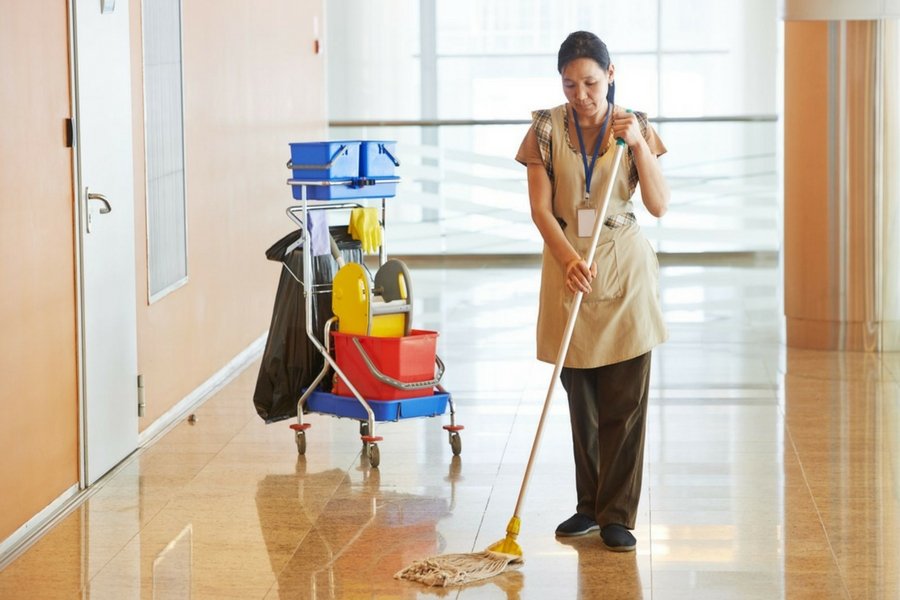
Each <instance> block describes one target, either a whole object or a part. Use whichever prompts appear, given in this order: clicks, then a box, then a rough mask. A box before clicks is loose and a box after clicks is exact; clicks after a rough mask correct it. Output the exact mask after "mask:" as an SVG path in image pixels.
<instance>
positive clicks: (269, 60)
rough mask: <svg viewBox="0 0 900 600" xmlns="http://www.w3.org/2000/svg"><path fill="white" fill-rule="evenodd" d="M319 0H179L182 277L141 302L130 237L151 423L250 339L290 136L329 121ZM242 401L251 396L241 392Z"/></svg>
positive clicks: (320, 128) (262, 317)
mask: <svg viewBox="0 0 900 600" xmlns="http://www.w3.org/2000/svg"><path fill="white" fill-rule="evenodd" d="M135 6H139V5H137V4H135V5H133V7H132V46H133V48H134V54H133V63H132V64H133V67H134V68H133V74H134V75H133V89H134V98H135V104H134V114H135V115H136V117H135V127H134V134H135V135H134V139H135V157H136V160H135V165H136V167H135V169H136V170H135V181H136V182H137V183H136V188H137V189H136V190H135V197H136V199H137V206H136V211H135V213H136V217H137V218H136V232H137V239H139V240H145V239H146V227H147V221H146V191H145V189H144V184H143V181H144V178H145V173H144V167H143V163H144V155H145V151H144V132H143V120H142V118H141V115H143V113H144V110H143V97H142V94H143V87H142V86H143V83H142V78H141V56H140V52H141V50H140V48H141V15H140V10H139V9H137V8H135ZM322 12H323V3H322V2H321V0H316V1H311V0H305V1H304V0H301V1H297V0H278V1H269V2H267V3H266V7H265V10H260V8H259V6H257V5H256V3H252V2H238V1H231V2H221V1H216V2H214V1H212V0H208V1H194V0H192V1H191V2H185V3H184V4H183V32H182V37H183V40H184V48H183V61H184V63H183V65H184V73H183V77H184V123H185V164H186V179H187V182H186V203H187V218H188V223H187V231H188V250H187V252H188V283H187V284H186V285H184V286H182V287H181V288H179V289H177V290H175V291H173V292H172V293H170V294H168V295H167V296H165V297H163V298H161V299H159V300H157V301H155V302H154V303H153V304H148V301H147V249H146V245H145V244H140V243H139V244H138V248H137V273H138V282H137V285H138V368H139V372H140V373H142V374H143V376H144V387H145V398H146V403H147V406H146V410H145V414H144V417H143V418H142V420H141V428H142V429H145V428H146V427H148V426H150V425H152V424H153V422H154V421H155V420H156V419H158V418H159V417H160V416H161V415H163V414H164V413H165V412H166V411H167V410H169V409H170V408H172V407H173V406H174V405H175V404H177V403H178V402H179V401H180V400H182V399H183V398H184V397H186V396H187V395H188V394H190V393H191V392H192V391H193V390H194V389H196V388H197V387H198V386H199V385H201V384H202V383H203V382H204V381H206V380H207V379H208V378H210V377H211V376H212V375H214V374H215V373H216V372H217V371H218V370H219V369H221V368H222V367H223V366H224V365H225V364H227V363H228V361H230V360H231V359H232V358H234V357H235V356H236V355H237V354H239V353H240V352H241V351H242V350H244V349H245V348H246V347H247V346H249V345H250V344H251V343H252V342H253V341H254V340H256V339H257V338H259V336H261V335H262V334H263V333H264V332H265V331H266V329H267V328H268V325H269V319H270V317H271V311H272V303H273V301H274V293H275V289H276V286H277V280H278V276H279V269H278V266H277V265H276V264H274V263H272V262H271V261H267V260H266V258H265V250H266V248H268V246H269V245H271V244H272V243H273V242H274V241H276V240H277V239H278V238H280V237H281V236H282V235H283V234H284V233H286V232H287V231H289V230H291V229H292V228H293V226H292V225H291V223H290V222H289V221H288V219H287V217H286V216H285V214H284V209H285V208H286V207H287V206H288V205H289V204H290V202H291V200H290V189H289V188H288V186H287V185H286V184H285V181H286V180H287V178H288V176H289V174H290V172H289V171H288V170H287V169H286V167H285V163H286V162H287V160H288V158H289V150H288V143H289V142H291V141H297V140H311V139H319V138H321V136H323V135H325V133H326V131H327V116H326V105H325V98H326V92H325V90H326V85H325V64H324V56H323V54H315V53H314V50H313V48H314V44H313V34H314V25H313V20H314V19H318V20H319V29H320V30H322V29H324V24H323V23H322ZM247 402H248V405H250V404H251V403H252V398H251V396H250V394H248V398H247Z"/></svg>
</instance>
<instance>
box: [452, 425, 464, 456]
mask: <svg viewBox="0 0 900 600" xmlns="http://www.w3.org/2000/svg"><path fill="white" fill-rule="evenodd" d="M450 449H451V450H453V456H459V454H460V452H462V438H461V437H459V434H458V433H457V432H455V431H452V432H450Z"/></svg>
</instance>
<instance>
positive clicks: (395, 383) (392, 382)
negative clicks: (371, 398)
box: [353, 338, 444, 390]
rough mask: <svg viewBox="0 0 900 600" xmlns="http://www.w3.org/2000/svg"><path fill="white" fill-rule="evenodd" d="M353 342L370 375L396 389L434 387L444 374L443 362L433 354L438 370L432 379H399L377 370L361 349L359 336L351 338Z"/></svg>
mask: <svg viewBox="0 0 900 600" xmlns="http://www.w3.org/2000/svg"><path fill="white" fill-rule="evenodd" d="M353 344H354V345H355V346H356V349H357V350H359V355H360V356H362V359H363V362H365V363H366V366H367V367H368V368H369V372H370V373H372V376H373V377H375V379H377V380H378V381H380V382H381V383H384V384H386V385H389V386H391V387H393V388H397V389H398V390H420V389H423V388H430V387H434V386H436V385H437V384H439V383H440V382H441V377H443V376H444V362H443V361H442V360H441V358H440V357H439V356H438V355H436V354H435V356H434V363H435V364H436V365H437V369H438V372H437V376H436V377H435V378H434V379H431V380H429V381H413V382H405V381H399V380H397V379H394V378H393V377H390V376H388V375H385V374H384V373H382V372H381V371H379V370H378V367H376V366H375V363H373V362H372V359H370V358H369V355H368V354H366V351H365V350H363V347H362V344H360V343H359V338H353Z"/></svg>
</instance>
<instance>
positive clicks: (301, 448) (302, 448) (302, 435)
mask: <svg viewBox="0 0 900 600" xmlns="http://www.w3.org/2000/svg"><path fill="white" fill-rule="evenodd" d="M294 441H295V442H297V454H300V455H301V456H302V455H304V454H306V432H305V431H295V432H294Z"/></svg>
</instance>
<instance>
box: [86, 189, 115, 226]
mask: <svg viewBox="0 0 900 600" xmlns="http://www.w3.org/2000/svg"><path fill="white" fill-rule="evenodd" d="M84 198H85V200H84V212H85V214H86V215H87V217H86V218H87V232H88V233H90V232H91V206H90V204H88V202H89V201H90V200H97V201H99V202H102V203H103V206H101V207H100V214H101V215H105V214H107V213H110V212H112V206H110V204H109V200H107V199H106V196H104V195H103V194H96V193H92V192H90V191H89V190H88V188H84Z"/></svg>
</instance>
